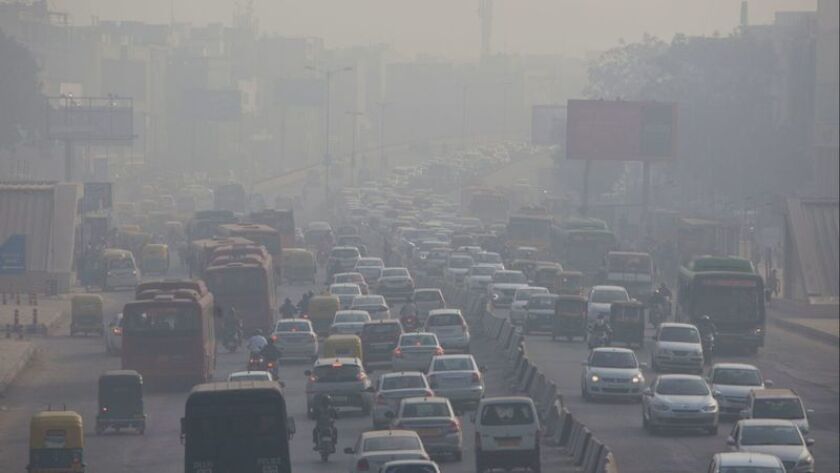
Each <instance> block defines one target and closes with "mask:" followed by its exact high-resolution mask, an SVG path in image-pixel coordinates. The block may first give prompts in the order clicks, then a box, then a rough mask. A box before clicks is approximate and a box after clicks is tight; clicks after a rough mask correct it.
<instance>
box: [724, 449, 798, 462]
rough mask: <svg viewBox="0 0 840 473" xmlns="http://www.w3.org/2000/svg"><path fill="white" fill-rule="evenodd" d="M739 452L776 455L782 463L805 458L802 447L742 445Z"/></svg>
mask: <svg viewBox="0 0 840 473" xmlns="http://www.w3.org/2000/svg"><path fill="white" fill-rule="evenodd" d="M739 450H740V451H742V452H754V453H767V454H770V455H776V456H777V457H779V459H780V460H782V461H783V462H796V461H799V459H800V458H801V457H803V456H805V447H804V446H802V445H742V446H741V447H740V448H739Z"/></svg>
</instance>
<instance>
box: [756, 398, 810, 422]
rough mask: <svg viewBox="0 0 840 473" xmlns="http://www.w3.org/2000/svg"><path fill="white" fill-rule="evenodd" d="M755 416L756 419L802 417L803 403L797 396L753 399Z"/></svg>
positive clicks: (803, 415)
mask: <svg viewBox="0 0 840 473" xmlns="http://www.w3.org/2000/svg"><path fill="white" fill-rule="evenodd" d="M753 417H755V418H756V419H802V418H804V417H805V414H804V413H803V412H802V403H801V402H799V399H797V398H787V399H756V400H754V401H753Z"/></svg>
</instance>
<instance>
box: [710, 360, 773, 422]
mask: <svg viewBox="0 0 840 473" xmlns="http://www.w3.org/2000/svg"><path fill="white" fill-rule="evenodd" d="M707 381H708V383H709V385H711V387H712V390H713V391H718V392H720V397H719V398H718V403H720V414H721V415H727V414H728V415H735V416H737V415H740V414H741V411H742V410H743V409H745V408H746V407H747V401H748V398H749V395H750V391H752V390H753V389H764V388H765V386H767V387H769V386H772V385H773V381H771V380H769V379H763V378H762V377H761V371H759V369H758V368H756V367H755V366H753V365H747V364H743V363H716V364H715V365H714V366H712V369H711V370H710V371H709V376H708V378H707Z"/></svg>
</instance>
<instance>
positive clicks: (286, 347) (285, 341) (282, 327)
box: [271, 319, 318, 359]
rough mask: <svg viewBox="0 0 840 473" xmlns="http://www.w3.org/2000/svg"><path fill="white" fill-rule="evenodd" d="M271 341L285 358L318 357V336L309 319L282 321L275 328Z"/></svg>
mask: <svg viewBox="0 0 840 473" xmlns="http://www.w3.org/2000/svg"><path fill="white" fill-rule="evenodd" d="M271 341H272V342H273V343H274V345H275V346H276V347H277V348H279V349H280V351H282V352H283V358H298V357H299V358H311V359H316V358H317V357H318V336H317V335H316V334H315V331H314V330H313V329H312V322H310V321H309V320H308V319H282V320H279V321H278V322H277V324H276V325H275V326H274V332H273V333H272V334H271Z"/></svg>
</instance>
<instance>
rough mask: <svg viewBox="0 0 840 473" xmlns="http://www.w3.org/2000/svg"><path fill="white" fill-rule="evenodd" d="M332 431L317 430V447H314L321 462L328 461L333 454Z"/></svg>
mask: <svg viewBox="0 0 840 473" xmlns="http://www.w3.org/2000/svg"><path fill="white" fill-rule="evenodd" d="M331 430H332V429H323V428H322V429H319V431H318V434H317V439H318V445H317V446H316V450H317V451H318V453H319V454H320V455H321V461H324V462H326V461H329V459H330V455H331V454H333V453H335V443H336V442H335V437H334V436H333V434H332V432H331Z"/></svg>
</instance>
